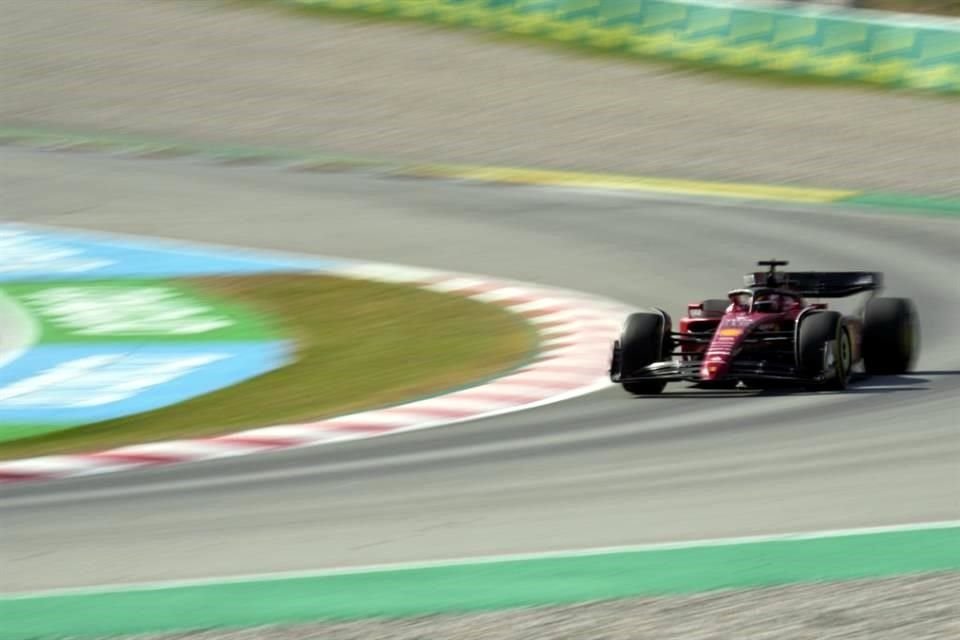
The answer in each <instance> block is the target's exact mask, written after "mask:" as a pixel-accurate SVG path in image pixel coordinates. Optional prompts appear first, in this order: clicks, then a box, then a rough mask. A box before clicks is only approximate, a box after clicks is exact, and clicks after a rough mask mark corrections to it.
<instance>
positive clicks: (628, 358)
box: [618, 311, 673, 395]
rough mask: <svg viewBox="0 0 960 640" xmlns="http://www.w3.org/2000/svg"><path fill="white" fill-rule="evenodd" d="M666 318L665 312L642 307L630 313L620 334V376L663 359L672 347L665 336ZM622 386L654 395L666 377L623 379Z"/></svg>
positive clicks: (640, 393)
mask: <svg viewBox="0 0 960 640" xmlns="http://www.w3.org/2000/svg"><path fill="white" fill-rule="evenodd" d="M669 331H670V318H669V316H666V314H660V313H656V312H652V311H644V312H637V313H632V314H630V316H629V317H627V321H626V323H624V327H623V333H621V334H620V341H619V343H618V347H619V353H620V355H619V360H620V362H619V364H620V372H621V373H622V374H623V376H624V377H627V376H629V375H630V374H632V373H633V372H634V371H637V370H639V369H642V368H643V367H646V366H647V365H650V364H653V363H654V362H659V361H661V360H663V359H664V358H665V357H667V355H669V353H670V352H671V351H672V350H673V347H672V345H671V344H670V340H669ZM621 386H623V389H624V390H625V391H626V392H627V393H632V394H633V395H655V394H658V393H661V392H662V391H663V389H664V387H666V386H667V381H666V380H643V381H641V382H624V383H622V385H621Z"/></svg>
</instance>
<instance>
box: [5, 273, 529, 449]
mask: <svg viewBox="0 0 960 640" xmlns="http://www.w3.org/2000/svg"><path fill="white" fill-rule="evenodd" d="M185 282H186V283H188V284H191V285H193V286H194V287H196V288H197V289H198V291H200V292H203V293H208V294H210V295H211V296H213V297H217V298H221V299H224V300H225V301H230V302H235V303H240V304H242V305H244V306H246V307H247V308H250V309H252V310H254V311H259V312H261V313H263V314H264V316H267V317H269V318H270V322H271V323H272V324H274V325H277V326H278V329H279V335H281V336H285V337H287V338H288V339H291V340H293V341H294V343H295V348H296V361H295V362H293V363H291V364H290V365H288V366H286V367H284V368H282V369H278V370H275V371H272V372H270V373H267V374H264V375H262V376H259V377H257V378H253V379H251V380H248V381H246V382H243V383H241V384H239V385H236V386H233V387H229V388H226V389H222V390H219V391H215V392H213V393H210V394H207V395H203V396H198V397H196V398H193V399H191V400H188V401H186V402H183V403H181V404H177V405H173V406H169V407H165V408H163V409H158V410H156V411H151V412H147V413H141V414H137V415H132V416H128V417H125V418H120V419H116V420H108V421H105V422H100V423H97V424H93V425H90V426H84V427H78V428H76V429H70V430H67V431H59V432H53V433H49V434H47V435H38V436H36V437H31V438H24V439H20V440H12V441H8V442H3V443H0V459H13V458H24V457H30V456H41V455H50V454H58V453H77V452H83V451H91V450H102V449H105V448H110V447H118V446H124V445H131V444H139V443H143V442H150V441H160V440H170V439H177V438H193V437H202V436H212V435H219V434H224V433H229V432H232V431H238V430H241V429H247V428H255V427H262V426H269V425H273V424H282V423H290V422H305V421H311V420H318V419H323V418H329V417H333V416H336V415H341V414H345V413H352V412H356V411H361V410H367V409H374V408H379V407H384V406H388V405H392V404H399V403H403V402H406V401H411V400H414V399H418V398H423V397H429V396H431V395H436V394H439V393H443V392H446V391H450V390H453V389H456V388H459V387H463V386H467V385H471V384H475V383H478V382H482V381H484V380H486V379H488V378H491V377H495V376H498V375H500V374H503V373H504V372H506V371H509V370H511V369H513V368H515V367H517V366H519V365H521V364H522V363H524V362H525V361H526V360H527V359H528V358H529V357H530V356H531V355H532V354H533V352H534V350H535V349H536V346H537V338H536V333H535V331H534V330H533V328H532V326H531V325H529V324H527V323H526V322H525V321H524V320H523V319H521V318H520V317H519V316H515V315H513V314H511V313H510V312H508V311H506V310H505V309H502V308H500V307H497V306H495V305H490V304H483V303H480V302H477V301H474V300H470V299H467V298H463V297H459V296H454V295H449V294H442V293H435V292H432V291H427V290H423V289H416V288H413V287H409V286H404V285H397V284H384V283H376V282H369V281H364V280H352V279H343V278H335V277H328V276H315V275H302V276H301V275H294V276H290V275H266V276H242V277H224V278H200V279H197V278H193V279H187V280H185Z"/></svg>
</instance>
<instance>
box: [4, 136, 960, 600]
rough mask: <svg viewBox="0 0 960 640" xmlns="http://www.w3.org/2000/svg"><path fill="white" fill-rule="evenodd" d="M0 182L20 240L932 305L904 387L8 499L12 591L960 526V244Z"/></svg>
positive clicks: (187, 472) (201, 170)
mask: <svg viewBox="0 0 960 640" xmlns="http://www.w3.org/2000/svg"><path fill="white" fill-rule="evenodd" d="M0 162H2V164H3V166H4V169H5V177H4V184H3V187H2V188H3V191H4V194H5V195H4V207H3V212H2V214H0V218H2V219H4V220H17V221H23V222H32V223H37V224H48V225H57V226H63V227H72V228H82V229H97V230H108V231H117V232H128V233H138V234H147V235H159V236H165V237H173V238H183V239H192V240H202V241H213V242H218V243H224V244H234V245H238V246H245V247H261V248H267V249H285V250H291V251H299V252H311V253H318V254H332V255H340V256H345V257H351V258H369V259H373V260H381V261H393V262H400V263H407V264H413V265H420V266H426V267H435V268H444V269H454V270H462V271H471V272H476V273H486V274H490V275H494V276H503V277H513V278H519V279H524V280H531V281H537V282H541V283H545V284H553V285H562V286H565V287H570V288H574V289H581V290H584V291H588V292H592V293H597V294H603V295H607V296H610V297H613V298H617V299H620V300H624V301H626V302H629V303H633V304H637V305H650V304H657V305H662V306H665V307H666V308H667V309H668V310H669V311H670V312H671V313H673V314H674V315H675V316H678V315H679V314H680V313H681V311H682V310H683V305H684V304H685V303H687V302H689V301H692V300H696V299H699V298H703V297H714V296H716V295H717V294H721V295H722V293H723V292H725V291H726V290H728V289H730V288H732V287H735V286H737V285H738V284H739V283H740V277H741V275H742V273H743V272H745V271H747V270H749V269H750V268H751V267H752V264H753V262H754V261H755V260H757V259H762V258H769V257H773V256H776V257H779V258H786V259H789V260H791V261H792V262H791V267H796V268H801V269H807V268H823V269H844V268H850V269H879V270H883V271H885V272H886V274H887V283H888V291H887V293H888V294H889V295H905V296H910V297H912V298H914V299H915V300H916V302H917V304H918V305H919V308H920V313H921V321H922V332H923V345H924V350H923V352H922V356H921V358H920V360H919V362H918V366H917V371H916V372H914V373H912V374H910V375H908V376H904V377H889V378H878V379H873V380H870V381H866V382H862V383H860V384H857V385H856V386H854V387H853V388H851V389H850V390H849V391H847V392H845V393H831V394H810V393H792V394H768V395H755V394H750V393H742V392H741V393H728V392H724V393H716V392H714V393H711V392H705V391H698V390H691V389H689V388H687V387H686V386H684V385H672V386H671V387H668V391H667V393H665V394H664V395H663V396H662V397H657V398H649V399H635V398H631V397H629V396H628V395H626V394H625V393H623V392H622V391H621V390H620V389H618V388H615V387H611V388H610V389H609V390H606V391H602V392H599V393H596V394H593V395H590V396H587V397H584V398H580V399H576V400H572V401H567V402H564V403H561V404H557V405H552V406H549V407H545V408H540V409H536V410H532V411H527V412H522V413H518V414H513V415H509V416H505V417H499V418H494V419H489V420H482V421H477V422H472V423H466V424H461V425H457V426H451V427H446V428H439V429H434V430H428V431H421V432H414V433H409V434H403V435H399V436H395V437H384V438H376V439H372V440H366V441H360V442H350V443H344V444H340V445H334V446H325V447H318V448H314V449H304V450H298V451H292V452H285V453H277V454H271V455H264V456H256V457H246V458H239V459H235V460H225V461H217V462H212V463H203V464H196V465H184V466H179V467H171V468H166V469H151V470H145V471H135V472H127V473H123V474H111V475H107V476H102V477H92V478H86V479H72V480H67V481H64V482H57V483H42V484H35V485H21V486H5V487H2V488H0V522H2V529H0V536H2V537H0V554H2V566H3V571H2V573H0V576H2V577H0V590H3V591H22V590H32V589H44V588H52V587H65V586H81V585H94V584H103V583H122V582H127V581H147V580H151V581H152V580H163V579H180V578H192V577H205V576H215V575H232V574H246V573H252V572H267V571H282V570H298V569H313V568H323V567H334V566H350V565H359V564H373V563H386V562H402V561H415V560H435V559H444V558H454V557H458V556H467V555H470V556H473V555H483V554H504V553H514V552H535V551H550V550H558V549H568V548H582V547H591V546H607V545H625V544H638V543H650V542H660V541H677V540H688V539H700V538H713V537H721V536H740V535H755V534H772V533H783V532H791V531H812V530H819V529H837V528H849V527H860V526H877V525H892V524H903V523H911V522H924V521H936V520H952V519H957V518H958V517H960V497H958V496H960V418H958V416H960V334H958V331H957V318H958V317H960V298H958V288H957V284H956V283H957V280H956V277H957V276H956V274H957V271H958V267H960V254H958V251H957V247H958V246H960V226H958V225H957V224H956V223H955V222H952V221H949V220H941V219H933V218H922V217H900V216H886V215H875V214H872V215H867V214H863V213H859V212H854V211H844V210H841V209H817V208H809V209H803V208H797V207H792V206H783V207H778V206H757V205H748V204H741V203H730V202H727V203H724V204H718V203H716V202H714V203H709V202H706V201H700V202H697V201H682V200H680V199H672V200H671V199H663V198H660V199H653V198H645V197H639V196H637V195H623V194H613V193H590V192H576V191H568V190H562V189H552V190H548V189H539V188H529V187H508V188H502V187H493V186H482V185H469V184H458V183H444V182H433V181H418V180H409V179H408V180H402V179H397V178H383V177H373V176H363V175H352V174H351V175H348V174H330V175H323V174H297V173H290V172H281V171H279V170H278V171H274V170H271V169H264V168H252V167H246V168H244V167H229V168H228V167H216V166H205V165H201V164H198V163H197V164H195V163H188V162H184V161H173V160H165V161H164V160H131V159H115V158H109V157H104V156H93V155H75V154H56V153H49V152H36V151H14V150H5V151H2V152H0ZM377 373H378V372H371V375H376V374H377ZM379 373H382V374H383V375H389V372H379Z"/></svg>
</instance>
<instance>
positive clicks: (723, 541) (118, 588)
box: [0, 520, 960, 601]
mask: <svg viewBox="0 0 960 640" xmlns="http://www.w3.org/2000/svg"><path fill="white" fill-rule="evenodd" d="M942 529H960V520H945V521H937V522H919V523H911V524H899V525H885V526H876V527H862V528H856V529H833V530H825V531H804V532H796V533H782V534H768V535H756V536H741V537H733V538H706V539H699V540H687V541H683V542H655V543H650V544H638V545H626V546H619V547H588V548H582V549H567V550H563V551H544V552H537V553H517V554H508V555H494V556H470V557H464V558H450V559H442V560H423V561H418V562H399V563H393V564H376V565H357V566H352V567H335V568H328V569H307V570H302V571H283V572H275V573H262V574H245V575H238V576H223V577H209V578H194V579H188V580H167V581H158V582H139V583H131V584H110V585H97V586H91V587H70V588H65V589H47V590H42V591H30V592H20V593H13V594H8V595H7V594H5V595H2V596H0V601H4V600H23V599H30V598H53V597H63V596H82V595H94V594H104V593H113V592H131V591H162V590H167V589H177V588H181V587H200V586H212V585H221V584H237V583H244V582H276V581H280V580H290V579H298V578H324V577H327V576H339V575H353V574H364V573H384V572H392V571H412V570H418V569H429V568H435V567H456V566H470V565H486V564H501V563H506V562H518V561H526V560H550V559H557V558H581V557H587V556H605V555H614V554H622V553H656V552H660V551H676V550H681V549H697V548H708V547H729V546H738V545H750V544H758V543H764V542H800V541H804V540H820V539H825V538H846V537H852V536H867V535H877V534H884V533H905V532H909V531H933V530H942Z"/></svg>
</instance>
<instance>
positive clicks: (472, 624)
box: [0, 0, 960, 640]
mask: <svg viewBox="0 0 960 640" xmlns="http://www.w3.org/2000/svg"><path fill="white" fill-rule="evenodd" d="M54 4H55V5H56V7H55V8H56V10H52V8H53V5H54ZM0 15H3V16H4V18H3V20H2V21H0V80H2V82H3V86H4V96H3V99H2V100H0V124H3V125H7V126H10V125H17V126H50V127H57V128H69V129H76V130H81V131H83V130H86V129H97V130H101V131H109V132H114V133H140V134H151V135H155V136H170V137H174V138H182V139H189V140H194V141H203V140H206V141H210V142H234V143H249V144H268V145H290V146H296V147H300V148H303V147H311V148H315V149H318V150H322V151H328V152H335V153H345V154H357V155H377V156H387V157H394V158H398V159H412V160H430V161H447V162H464V163H487V164H506V165H527V166H538V167H552V168H578V169H586V170H595V171H601V170H604V171H618V172H628V173H637V174H649V175H660V176H669V177H685V178H699V179H711V180H737V181H756V182H770V183H786V184H795V185H813V186H824V187H841V188H858V189H886V190H903V191H919V192H928V193H940V194H951V195H958V194H960V126H958V122H960V101H958V100H955V99H954V100H948V99H943V98H928V97H917V96H910V95H896V94H887V93H883V92H878V91H871V90H864V89H841V88H815V87H810V86H800V85H797V86H778V85H774V84H770V83H763V82H756V81H750V80H735V79H731V78H729V77H724V76H719V75H709V74H707V75H704V74H697V73H692V72H681V71H676V70H672V69H670V68H669V67H664V66H661V65H653V64H640V63H634V62H630V61H624V60H619V59H612V58H591V57H583V56H578V55H576V54H573V53H570V52H561V51H557V50H555V49H548V48H538V47H536V46H528V45H521V44H517V43H504V42H498V43H496V44H492V42H491V38H490V37H489V36H484V35H480V34H466V33H457V32H452V31H446V30H442V29H433V28H429V27H421V26H415V25H409V24H390V25H381V24H373V23H369V22H365V21H358V20H351V19H344V20H340V19H338V20H332V19H307V18H304V17H303V16H298V15H295V14H292V13H287V12H284V11H277V10H265V9H262V8H258V7H255V6H250V4H249V3H248V4H242V3H240V4H237V3H231V2H223V1H215V0H57V1H56V2H55V3H54V2H52V1H50V0H48V1H47V2H23V1H22V0H0ZM958 593H960V577H958V576H957V575H948V576H939V577H925V578H899V579H891V580H877V581H865V582H856V583H846V584H836V585H807V586H794V587H784V588H772V589H765V590H754V591H747V592H730V593H718V594H707V595H699V596H690V597H672V598H644V599H637V600H624V601H619V602H615V603H599V604H585V605H581V606H575V607H558V608H543V609H536V610H526V611H512V612H504V613H489V614H481V615H467V616H437V617H428V618H418V619H411V620H403V621H367V622H353V623H343V624H316V625H307V626H299V627H291V628H274V629H261V630H248V631H236V632H218V631H209V632H204V633H196V634H187V635H182V634H181V635H172V636H171V635H165V636H162V637H163V639H164V640H173V639H174V638H178V639H179V638H189V639H190V640H213V639H214V638H216V639H225V640H226V639H229V640H253V639H254V638H256V639H258V640H260V639H269V640H294V639H298V640H299V639H306V638H324V639H330V640H347V639H358V640H359V639H363V640H374V639H377V638H389V639H391V640H414V639H416V640H423V639H426V638H430V639H431V640H436V639H440V638H457V639H461V638H483V639H484V640H506V639H508V638H509V639H513V638H516V639H518V640H519V639H523V640H536V639H538V638H549V639H551V640H553V639H556V638H570V639H580V638H591V640H601V639H603V640H617V639H621V638H631V639H644V638H655V639H657V640H669V639H671V638H677V639H680V638H683V639H684V640H695V639H700V638H704V639H705V638H716V639H720V638H748V637H749V638H752V639H756V638H778V639H779V638H791V639H804V638H811V639H813V638H816V639H818V640H821V639H826V638H870V639H871V640H885V639H888V638H889V639H897V640H900V639H902V638H912V639H914V640H917V639H921V638H950V637H958V636H960V602H958V595H957V594H958ZM157 638H159V636H157Z"/></svg>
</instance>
